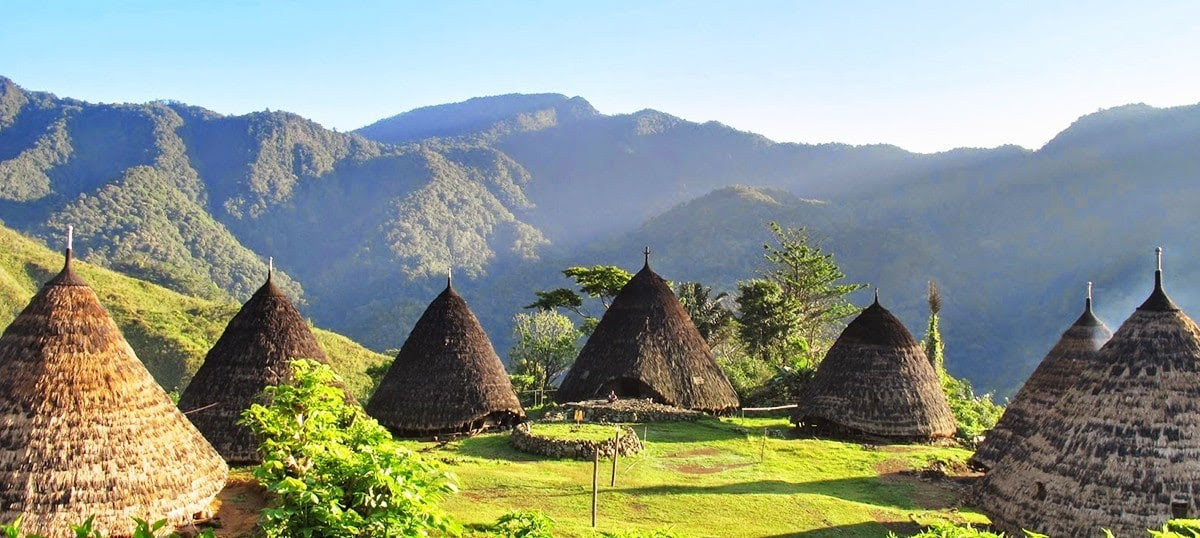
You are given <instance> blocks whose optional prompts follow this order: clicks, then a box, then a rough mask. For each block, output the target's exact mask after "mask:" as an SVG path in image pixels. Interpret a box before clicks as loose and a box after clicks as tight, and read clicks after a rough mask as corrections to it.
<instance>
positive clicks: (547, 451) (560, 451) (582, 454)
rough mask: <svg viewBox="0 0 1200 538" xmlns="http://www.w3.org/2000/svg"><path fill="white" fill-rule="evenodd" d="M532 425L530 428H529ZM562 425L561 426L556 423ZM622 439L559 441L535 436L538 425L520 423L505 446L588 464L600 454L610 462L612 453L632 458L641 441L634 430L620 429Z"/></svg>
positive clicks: (624, 427)
mask: <svg viewBox="0 0 1200 538" xmlns="http://www.w3.org/2000/svg"><path fill="white" fill-rule="evenodd" d="M531 424H532V427H531ZM559 424H562V423H559ZM619 428H620V431H621V435H620V437H617V436H616V431H615V430H614V432H613V437H615V439H613V438H609V439H608V440H605V441H595V440H586V439H562V438H559V437H543V436H539V435H537V424H536V423H529V422H522V423H521V424H518V425H517V426H516V427H515V428H513V432H512V435H511V436H510V437H509V438H508V443H509V444H510V445H512V446H513V448H515V449H517V450H520V451H521V452H527V453H529V454H538V455H541V456H549V457H551V458H573V459H579V460H590V459H592V458H593V457H594V455H595V454H596V453H597V452H599V453H600V457H601V458H611V457H612V456H613V452H614V451H615V452H616V453H618V454H620V455H622V456H631V455H633V454H637V453H638V452H641V451H642V448H643V445H642V440H641V439H638V436H637V434H636V433H634V431H633V428H630V427H628V426H619Z"/></svg>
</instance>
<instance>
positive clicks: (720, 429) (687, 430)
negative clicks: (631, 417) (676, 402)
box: [630, 419, 774, 443]
mask: <svg viewBox="0 0 1200 538" xmlns="http://www.w3.org/2000/svg"><path fill="white" fill-rule="evenodd" d="M630 427H632V428H633V429H634V431H635V432H637V435H638V437H639V438H641V439H642V440H643V441H647V442H649V443H705V442H716V441H728V440H731V439H745V438H747V436H749V437H761V436H762V429H761V428H743V427H741V426H737V425H734V424H728V423H724V422H720V421H718V420H714V419H702V420H698V421H695V422H643V423H638V424H630ZM773 430H774V429H773Z"/></svg>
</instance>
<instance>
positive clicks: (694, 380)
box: [692, 375, 704, 385]
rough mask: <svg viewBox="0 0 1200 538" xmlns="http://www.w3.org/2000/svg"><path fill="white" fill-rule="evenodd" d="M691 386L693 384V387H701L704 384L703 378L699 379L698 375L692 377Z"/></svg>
mask: <svg viewBox="0 0 1200 538" xmlns="http://www.w3.org/2000/svg"><path fill="white" fill-rule="evenodd" d="M692 384H693V385H703V384H704V378H703V377H700V376H698V375H694V376H692Z"/></svg>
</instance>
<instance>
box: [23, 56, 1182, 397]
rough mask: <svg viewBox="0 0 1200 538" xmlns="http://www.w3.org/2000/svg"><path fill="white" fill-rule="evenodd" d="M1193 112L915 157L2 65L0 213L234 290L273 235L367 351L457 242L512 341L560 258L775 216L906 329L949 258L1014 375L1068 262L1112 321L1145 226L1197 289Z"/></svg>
mask: <svg viewBox="0 0 1200 538" xmlns="http://www.w3.org/2000/svg"><path fill="white" fill-rule="evenodd" d="M1197 110H1198V108H1197V107H1178V108H1173V109H1154V108H1151V107H1146V106H1140V105H1134V106H1128V107H1120V108H1117V109H1112V110H1107V111H1102V112H1099V113H1097V114H1091V115H1088V116H1085V117H1083V118H1081V119H1080V120H1079V121H1078V122H1076V123H1075V124H1074V125H1072V126H1070V128H1068V129H1066V130H1065V131H1064V132H1063V133H1062V134H1061V135H1060V136H1059V137H1057V138H1056V139H1055V140H1054V141H1052V142H1051V143H1049V144H1047V146H1046V147H1044V148H1042V149H1040V150H1038V151H1028V150H1024V149H1022V148H1017V147H1002V148H995V149H960V150H954V151H949V152H945V153H939V154H933V155H919V154H913V153H909V152H906V151H903V150H901V149H899V148H896V147H893V146H885V145H878V146H861V147H855V146H847V145H840V144H822V145H804V144H778V143H774V142H772V141H770V140H768V139H766V138H763V137H761V136H759V135H755V134H753V133H745V132H740V131H737V130H735V129H732V128H729V127H727V126H725V125H722V124H719V123H716V122H709V123H704V124H698V123H695V122H689V121H686V120H682V119H680V118H676V117H673V116H671V115H669V114H665V113H662V112H656V111H652V110H646V111H641V112H638V113H635V114H625V115H615V116H608V115H603V114H599V113H598V112H596V111H595V110H594V109H593V108H592V107H591V105H589V104H587V102H586V101H584V100H583V99H580V98H567V97H565V96H561V95H554V94H543V95H533V96H521V95H509V96H497V97H488V98H479V99H472V100H469V101H466V102H463V103H456V104H451V105H439V106H434V107H426V108H423V109H419V110H416V111H412V112H410V113H405V114H401V115H399V116H395V117H392V118H389V119H386V120H381V121H380V122H377V123H376V124H374V125H372V126H370V127H369V128H364V129H363V130H361V131H360V132H361V133H362V134H369V135H371V136H373V137H377V138H378V139H377V140H374V141H372V140H368V139H367V138H364V136H360V135H359V134H345V133H337V132H334V131H330V130H326V129H324V128H322V127H321V126H320V125H317V124H316V123H313V122H311V121H309V120H306V119H304V118H301V117H298V116H296V115H294V114H287V113H281V112H263V113H255V114H248V115H245V116H222V115H219V114H216V113H213V112H210V111H207V110H204V109H200V108H195V107H189V106H186V105H182V104H178V103H151V104H147V105H94V104H88V103H82V102H79V101H74V100H70V99H59V98H57V97H54V96H53V95H50V94H45V93H39V92H28V91H24V90H21V89H20V88H19V87H17V86H15V85H13V84H12V83H11V82H9V81H7V80H5V79H2V78H0V218H3V219H5V221H6V222H8V223H9V225H11V226H13V227H15V228H18V229H20V230H22V231H25V232H26V233H31V234H36V235H37V236H38V237H40V238H41V239H43V240H49V239H51V238H52V237H53V236H54V235H55V234H57V233H58V230H59V228H60V227H61V226H62V225H63V224H65V223H68V222H71V221H76V223H77V224H78V223H79V222H78V221H80V220H86V221H88V222H95V223H96V226H95V227H94V228H95V231H89V230H88V228H87V226H81V229H80V230H79V231H80V234H81V236H82V237H86V238H87V239H88V242H87V243H88V244H87V245H86V246H87V247H88V248H89V249H93V251H94V258H89V259H96V260H98V261H102V262H103V263H105V264H108V265H112V266H118V267H123V268H125V270H129V271H135V272H138V273H139V274H141V275H143V276H147V277H150V278H154V279H156V280H157V281H160V282H164V283H167V284H170V285H172V286H173V287H176V288H182V289H190V288H196V291H202V292H206V293H218V292H217V291H214V290H221V291H220V292H222V293H224V292H233V293H237V294H244V293H246V290H249V289H253V287H255V286H257V284H258V282H259V279H260V278H261V277H260V275H261V274H262V271H263V268H262V261H263V260H264V259H265V258H266V256H274V257H275V258H276V262H277V265H278V267H281V268H282V269H284V270H286V271H287V272H288V274H290V275H292V276H294V277H295V278H296V280H297V281H298V282H300V283H303V285H304V290H303V291H304V298H305V300H306V301H307V305H306V306H305V307H304V312H305V314H306V315H307V316H310V317H311V318H313V319H314V320H316V321H317V322H318V323H319V324H321V325H325V326H331V327H334V328H336V329H338V330H341V331H343V332H346V333H348V334H350V335H351V336H353V337H355V338H356V339H358V340H359V341H363V342H366V343H368V344H369V345H370V346H372V347H374V348H376V349H385V348H395V347H398V346H399V345H400V344H401V343H402V342H403V339H404V337H405V335H406V334H407V331H408V328H409V327H410V326H411V324H412V322H413V321H414V320H415V319H416V317H417V316H418V315H419V314H420V312H421V311H422V310H423V309H424V307H425V305H426V304H428V301H429V300H430V299H432V298H433V296H434V295H436V293H437V291H439V290H440V289H441V287H442V286H444V285H445V279H444V274H445V272H446V270H447V269H448V268H449V267H451V266H453V267H454V268H455V275H456V276H455V287H456V288H458V289H459V290H460V292H462V293H463V294H464V296H465V297H467V298H468V300H469V302H470V303H471V305H472V308H473V309H474V310H475V312H476V314H477V315H478V316H479V318H480V319H481V321H482V322H483V324H484V326H485V328H486V329H487V331H488V332H489V335H490V336H491V337H492V338H493V340H494V342H495V343H496V345H497V348H498V349H499V350H500V352H501V353H502V354H503V353H504V351H505V349H506V348H507V345H508V341H509V338H510V337H509V334H508V333H509V330H510V329H509V323H510V320H511V318H512V315H513V314H514V313H515V312H517V311H519V310H520V307H521V306H522V305H524V304H527V303H528V302H529V301H530V300H531V299H532V293H533V290H535V289H542V288H550V287H556V286H560V285H565V284H566V283H567V282H566V281H565V280H564V279H563V277H562V276H561V274H559V272H558V271H559V270H561V269H562V268H563V267H564V266H566V265H575V264H591V263H613V264H618V265H621V266H624V267H626V268H630V269H636V268H637V267H638V266H639V265H640V263H641V254H640V251H641V248H642V246H645V245H649V246H651V247H652V248H653V249H654V250H655V252H656V254H655V255H654V256H655V260H656V261H655V266H656V268H658V269H660V270H661V271H662V272H663V274H664V275H665V276H667V277H668V278H671V279H673V280H676V281H680V280H691V279H696V280H701V281H705V282H706V283H708V284H713V285H717V286H719V287H725V288H726V289H729V288H731V287H732V285H733V283H734V282H736V281H737V280H740V279H745V278H749V277H752V276H753V275H754V274H755V272H756V271H757V270H759V269H758V267H759V266H758V264H759V263H761V262H760V256H759V250H760V249H761V243H762V241H764V240H766V239H767V238H768V237H769V235H768V232H767V231H766V228H765V226H764V225H763V222H764V221H766V220H769V219H775V220H779V221H781V222H784V223H786V224H792V225H805V226H808V227H809V228H810V229H811V230H812V231H813V232H814V233H815V234H816V235H817V236H818V237H822V238H824V240H825V244H826V246H827V248H829V249H830V250H831V251H833V252H835V253H836V254H837V259H838V260H839V263H841V264H842V265H843V267H844V268H845V269H846V270H847V272H848V273H849V274H850V275H851V277H852V279H853V280H856V281H866V282H870V283H871V284H873V285H878V286H880V287H881V293H882V294H883V296H884V297H885V298H886V301H887V302H888V304H889V307H891V308H893V309H894V310H895V311H897V312H898V313H900V314H901V316H902V318H903V319H904V320H905V321H906V323H908V324H909V325H910V328H912V329H913V331H914V332H915V333H918V334H919V333H921V332H922V331H923V328H922V327H921V324H922V323H923V321H924V306H923V302H924V299H923V290H924V286H925V281H926V280H927V279H928V278H935V279H937V280H939V282H940V283H941V284H942V287H943V290H944V291H945V295H946V315H945V318H944V320H943V327H944V330H945V331H946V337H947V341H948V344H949V345H950V350H949V352H950V359H949V360H950V367H951V369H952V370H953V371H954V372H955V373H958V374H966V375H968V376H969V377H971V378H972V379H973V380H975V381H976V382H977V383H979V384H981V385H982V386H984V387H995V388H1002V389H1007V390H1011V389H1012V388H1015V386H1016V385H1017V384H1018V383H1019V382H1020V380H1021V379H1023V378H1024V376H1025V374H1026V373H1027V372H1028V371H1029V370H1030V369H1032V366H1033V363H1034V362H1035V361H1036V360H1038V359H1039V358H1040V357H1041V356H1042V355H1043V354H1044V353H1045V350H1046V348H1047V347H1048V345H1049V343H1050V342H1052V341H1053V339H1054V338H1055V337H1056V336H1057V334H1058V332H1060V331H1061V330H1062V327H1064V326H1065V324H1066V323H1069V322H1070V321H1071V320H1072V319H1074V317H1075V316H1076V315H1077V313H1078V312H1077V310H1078V308H1079V301H1078V299H1079V294H1080V293H1081V291H1080V290H1082V286H1083V282H1085V281H1087V280H1093V281H1095V282H1096V283H1097V306H1098V309H1099V312H1100V313H1101V314H1102V315H1105V316H1106V318H1107V319H1108V320H1109V321H1110V323H1119V322H1120V320H1121V319H1123V318H1124V317H1125V315H1127V314H1128V312H1129V311H1130V310H1131V309H1132V308H1133V306H1135V305H1136V301H1137V300H1139V299H1140V298H1142V297H1143V296H1144V295H1145V293H1146V289H1147V286H1148V284H1147V282H1148V279H1149V276H1148V273H1147V264H1148V263H1149V258H1150V253H1151V252H1152V248H1153V246H1155V245H1156V244H1163V245H1164V246H1165V247H1167V252H1168V286H1169V287H1170V288H1171V289H1172V293H1173V295H1174V296H1175V297H1176V298H1177V299H1178V300H1179V302H1180V303H1181V304H1183V305H1185V307H1186V306H1187V305H1189V304H1192V303H1191V301H1192V294H1193V292H1192V291H1191V290H1190V289H1189V287H1188V286H1187V283H1188V282H1191V281H1194V277H1195V276H1197V273H1198V272H1200V264H1197V263H1195V260H1192V259H1191V253H1193V252H1197V251H1198V249H1197V248H1196V247H1197V246H1198V245H1196V244H1195V240H1194V239H1192V237H1193V236H1192V234H1191V233H1189V232H1190V227H1191V220H1192V219H1191V218H1190V215H1191V214H1192V212H1193V210H1192V208H1193V207H1195V205H1196V202H1197V201H1200V192H1197V189H1200V187H1197V186H1196V183H1195V181H1194V178H1195V177H1197V176H1200V153H1197V152H1196V148H1197V147H1200V117H1198V116H1200V113H1198V112H1197ZM429 137H436V138H429ZM392 142H397V143H404V144H405V145H395V144H393V143H392ZM731 185H754V186H755V188H746V187H737V188H729V187H730V186H731ZM808 199H819V200H822V201H823V202H821V203H815V202H812V201H809V200H808ZM138 207H141V208H142V209H137V208H138ZM89 254H90V253H89ZM122 264H124V265H122ZM13 278H16V277H13ZM16 281H19V279H18V280H16ZM13 282H14V281H12V280H11V279H10V280H6V279H4V278H0V297H2V296H4V295H5V294H6V293H7V294H9V295H11V294H12V293H13V292H12V290H14V289H18V287H16V285H15V284H13ZM208 282H213V283H215V286H214V285H213V284H207V283H208ZM205 286H207V287H205ZM295 291H297V292H298V291H299V288H298V286H297V287H296V288H295ZM1198 306H1200V305H1198Z"/></svg>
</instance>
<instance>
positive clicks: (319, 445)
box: [241, 360, 457, 538]
mask: <svg viewBox="0 0 1200 538" xmlns="http://www.w3.org/2000/svg"><path fill="white" fill-rule="evenodd" d="M292 368H293V372H294V373H293V376H292V379H291V380H290V381H289V382H287V383H285V384H282V385H279V386H277V387H267V388H266V389H265V390H264V391H263V394H262V401H266V402H270V405H267V406H263V405H260V404H255V405H253V406H251V407H250V409H248V410H247V411H246V412H245V413H243V415H242V421H241V423H242V424H245V425H246V426H248V427H250V429H251V430H252V431H254V433H255V435H257V436H258V437H259V439H260V440H261V441H260V444H259V453H260V454H261V455H262V456H263V462H262V464H261V465H259V466H258V467H256V468H255V469H254V476H255V478H257V479H258V480H259V481H260V482H262V483H263V485H265V486H266V487H267V488H268V490H270V491H271V492H272V493H274V494H275V495H276V500H275V502H274V503H273V505H272V506H271V507H269V508H267V509H265V510H263V512H262V515H261V516H260V523H261V524H262V527H263V531H264V532H265V534H266V535H267V536H268V537H269V538H274V537H294V536H312V537H322V536H398V535H402V536H423V535H428V534H430V533H432V532H454V531H455V530H456V529H457V526H456V524H455V523H454V522H453V521H451V520H450V519H449V518H447V517H446V516H444V515H443V514H442V513H441V511H440V510H439V509H438V508H437V502H438V500H440V499H441V498H442V497H443V496H444V495H445V494H448V493H452V492H454V491H456V490H457V488H456V486H455V485H454V478H453V476H451V475H450V474H448V473H446V472H443V471H441V470H439V469H437V468H436V467H435V466H434V465H432V464H430V463H428V462H426V461H425V460H423V459H422V458H420V457H419V456H418V455H416V454H414V453H413V452H412V451H410V450H408V449H406V448H404V447H401V446H400V445H398V444H397V443H396V442H395V441H393V440H392V436H391V434H390V433H389V432H388V431H387V430H386V429H385V428H384V427H383V426H380V425H379V423H378V422H375V420H374V419H371V418H370V417H368V416H367V415H366V414H365V413H364V412H363V411H362V409H361V408H360V407H358V406H356V405H353V404H349V403H347V402H346V401H345V400H344V397H343V393H342V391H341V389H339V388H337V387H336V386H335V385H334V383H337V382H339V381H340V379H339V378H338V377H337V376H336V375H335V374H334V373H333V371H332V370H330V369H329V367H328V366H325V365H322V364H319V363H317V362H314V361H310V360H298V361H295V362H293V363H292Z"/></svg>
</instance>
